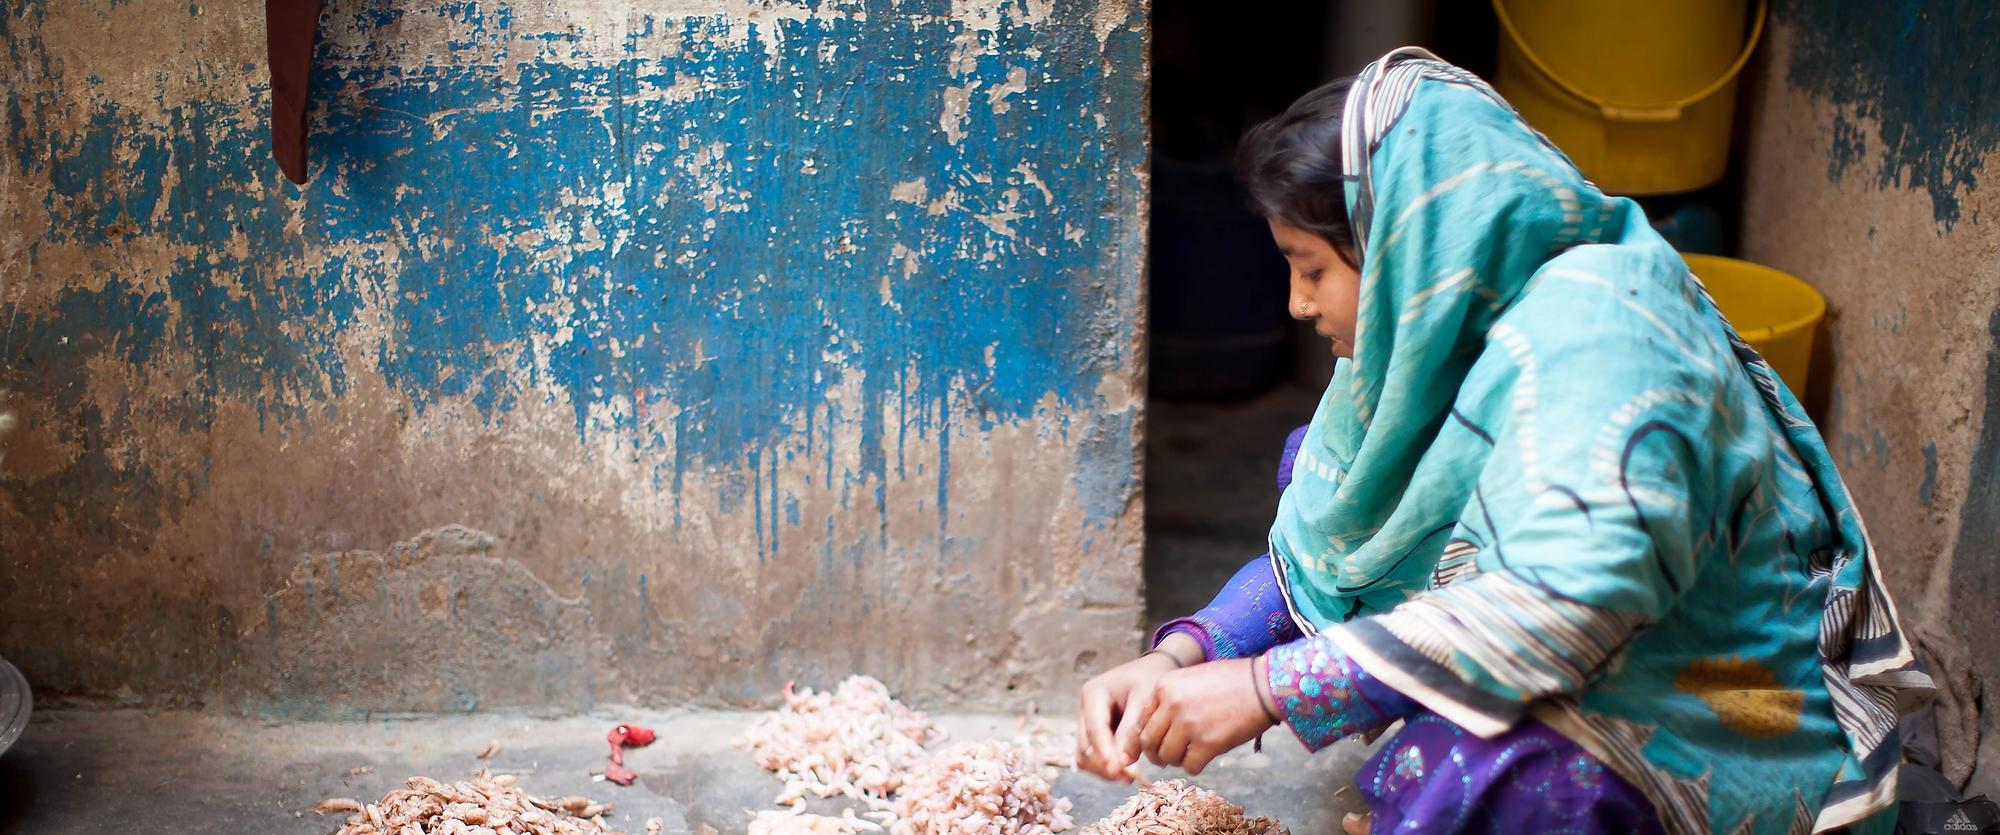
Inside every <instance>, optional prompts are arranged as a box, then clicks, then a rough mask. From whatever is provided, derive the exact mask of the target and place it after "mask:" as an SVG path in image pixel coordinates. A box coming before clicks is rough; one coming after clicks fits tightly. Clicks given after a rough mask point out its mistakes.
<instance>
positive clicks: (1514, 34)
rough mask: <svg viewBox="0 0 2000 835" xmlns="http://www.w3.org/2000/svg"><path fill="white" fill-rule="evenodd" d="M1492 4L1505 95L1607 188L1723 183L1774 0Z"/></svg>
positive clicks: (1677, 188)
mask: <svg viewBox="0 0 2000 835" xmlns="http://www.w3.org/2000/svg"><path fill="white" fill-rule="evenodd" d="M1746 2H1747V0H1673V2H1661V0H1511V2H1509V0H1493V11H1494V13H1495V14H1496V15H1498V16H1499V18H1500V33H1501V34H1500V73H1499V75H1500V78H1499V89H1500V94H1501V95H1502V96H1505V97H1506V98H1507V100H1508V101H1509V102H1512V103H1513V104H1514V106H1515V107H1516V108H1518V109H1519V110H1520V111H1521V115H1522V117H1524V118H1526V119H1527V120H1528V123H1529V124H1531V125H1534V126H1535V127H1536V128H1537V129H1539V130H1541V132H1542V133H1544V134H1546V135H1547V136H1548V137H1549V139H1550V141H1553V142H1555V143H1556V147H1559V148H1561V149H1563V152H1564V153H1566V154H1569V156H1570V158H1571V159H1573V160H1575V161H1576V164H1577V167H1579V168H1581V169H1583V174H1584V176H1586V177H1589V178H1590V179H1591V181H1592V182H1594V183H1596V184H1597V186H1598V187H1599V188H1601V189H1604V190H1605V191H1607V192H1610V193H1612V194H1632V195H1647V194H1675V193H1679V192H1686V191H1694V190H1696V189H1699V188H1704V187H1706V186H1709V185H1712V184H1714V183H1715V181H1717V180H1720V179H1722V174H1723V170H1724V169H1725V168H1726V167H1727V165H1728V162H1729V129H1730V122H1731V119H1732V118H1733V117H1734V115H1735V113H1734V111H1735V103H1736V76H1737V74H1738V73H1740V72H1742V71H1743V65H1744V64H1746V63H1748V62H1749V60H1750V53H1751V52H1752V51H1753V50H1755V49H1756V47H1757V40H1758V38H1759V37H1761V36H1762V35H1763V33H1764V18H1765V15H1766V13H1767V12H1768V11H1769V9H1768V7H1767V3H1768V0H1756V2H1757V11H1756V14H1755V15H1754V16H1752V17H1751V18H1750V21H1751V23H1750V32H1749V35H1748V36H1747V37H1746V36H1745V35H1744V32H1743V29H1744V14H1743V12H1744V8H1745V4H1746Z"/></svg>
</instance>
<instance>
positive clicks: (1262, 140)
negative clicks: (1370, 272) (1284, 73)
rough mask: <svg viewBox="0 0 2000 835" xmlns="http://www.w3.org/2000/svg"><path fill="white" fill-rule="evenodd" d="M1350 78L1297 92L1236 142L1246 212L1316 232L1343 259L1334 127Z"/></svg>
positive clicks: (1345, 240) (1343, 212)
mask: <svg viewBox="0 0 2000 835" xmlns="http://www.w3.org/2000/svg"><path fill="white" fill-rule="evenodd" d="M1353 82H1354V79H1352V78H1342V79H1339V80H1336V81H1332V82H1329V83H1327V84H1324V85H1321V86H1320V87H1318V88H1316V89H1314V90H1313V91H1312V92H1310V93H1307V94H1305V95H1303V96H1300V97H1299V100H1298V101H1295V102H1292V106H1290V107H1287V108H1285V112H1284V113H1281V114H1279V115H1277V116H1276V117H1274V118H1271V119H1268V120H1266V121H1264V122H1262V123H1260V124H1258V125H1257V126H1255V127H1252V128H1251V129H1250V130H1248V131H1246V132H1244V134H1243V141H1242V142H1240V143H1238V144H1237V146H1236V169H1237V176H1239V177H1241V178H1242V179H1243V187H1244V189H1245V190H1246V191H1248V192H1249V195H1250V209H1251V211H1254V212H1256V213H1257V214H1258V215H1261V216H1262V217H1264V218H1265V219H1266V220H1274V221H1277V222H1279V223H1283V224H1285V225H1287V226H1296V227H1299V228H1300V229H1304V230H1306V231H1308V232H1312V233H1314V234H1316V235H1319V236H1320V237H1321V238H1324V239H1326V242H1327V243H1329V244H1332V245H1333V251H1335V252H1338V253H1340V257H1341V258H1343V259H1346V260H1347V261H1348V262H1349V263H1353V262H1354V261H1355V260H1356V259H1355V258H1354V228H1353V227H1352V226H1350V225H1349V224H1348V221H1347V189H1346V187H1345V183H1344V181H1343V178H1342V174H1341V161H1340V126H1341V117H1342V115H1343V114H1344V112H1345V111H1346V108H1347V90H1348V87H1350V86H1352V84H1353Z"/></svg>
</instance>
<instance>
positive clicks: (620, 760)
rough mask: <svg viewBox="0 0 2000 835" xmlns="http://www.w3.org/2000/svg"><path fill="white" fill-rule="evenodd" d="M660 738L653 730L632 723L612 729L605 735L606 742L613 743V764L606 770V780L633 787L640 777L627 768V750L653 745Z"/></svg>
mask: <svg viewBox="0 0 2000 835" xmlns="http://www.w3.org/2000/svg"><path fill="white" fill-rule="evenodd" d="M659 736H660V735H659V734H656V733H654V732H653V729H652V728H648V727H646V726H645V725H634V724H632V723H630V722H626V723H624V724H621V725H619V726H618V727H615V728H612V729H611V732H610V733H608V734H605V735H604V740H605V741H606V742H609V743H611V764H610V765H609V766H606V767H605V769H604V779H606V780H610V781H611V782H613V783H617V784H618V785H621V786H629V785H632V781H634V780H637V779H639V775H638V774H635V773H633V772H632V770H631V769H628V768H626V767H625V749H627V748H642V747H645V746H647V745H651V744H653V740H655V739H658V738H659Z"/></svg>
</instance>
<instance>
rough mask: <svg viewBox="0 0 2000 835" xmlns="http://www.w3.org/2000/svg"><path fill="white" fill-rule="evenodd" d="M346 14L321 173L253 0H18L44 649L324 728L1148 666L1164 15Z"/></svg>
mask: <svg viewBox="0 0 2000 835" xmlns="http://www.w3.org/2000/svg"><path fill="white" fill-rule="evenodd" d="M328 5H329V7H330V8H329V9H328V12H327V14H326V16H325V18H324V20H323V29H322V37H323V43H322V44H321V46H320V48H319V51H318V56H319V63H318V67H317V69H316V72H315V75H314V81H315V85H316V90H315V92H314V96H313V100H314V115H313V136H312V140H311V159H312V162H311V175H312V179H311V182H310V183H309V184H308V185H307V186H305V187H304V188H296V187H294V186H292V185H290V184H289V183H286V182H284V181H283V179H282V178H281V177H280V176H279V174H278V172H277V169H276V167H275V165H274V164H272V163H271V162H269V159H268V156H267V152H268V146H267V143H266V139H265V132H264V131H265V126H264V123H263V119H264V118H265V113H266V107H267V103H266V97H267V93H268V90H267V77H268V76H267V73H266V71H265V70H264V67H263V63H262V57H263V56H262V21H261V17H260V16H258V15H256V14H254V11H253V10H250V9H247V8H244V9H239V8H237V7H236V4H210V3H205V2H200V1H199V0H196V2H192V3H189V2H180V1H179V0H177V1H176V2H172V3H168V2H154V1H153V0H133V1H132V2H117V0H107V1H106V2H100V3H81V4H69V3H51V2H46V0H30V1H29V2H27V3H25V4H11V5H10V7H9V9H8V10H6V11H5V12H4V13H0V49H4V50H5V54H6V58H5V61H6V64H5V70H4V71H5V72H6V73H7V74H8V76H9V77H8V79H7V84H5V85H4V86H5V88H6V90H7V92H6V94H5V103H4V108H5V114H4V128H0V131H4V135H5V137H6V148H7V153H6V158H5V160H4V163H0V165H4V168H0V187H4V189H5V197H4V198H0V200H4V202H0V234H4V236H5V237H4V239H0V241H4V243H3V244H0V247H4V249H3V250H0V251H4V252H5V253H6V257H7V262H6V264H5V266H4V268H0V269H4V270H5V273H4V276H0V277H4V280H5V282H6V285H7V286H6V288H5V291H6V294H7V295H6V298H5V303H6V304H7V306H8V308H9V310H8V324H7V326H6V329H5V336H4V339H0V368H4V371H0V373H4V375H5V379H6V381H7V383H8V385H9V387H10V388H11V390H12V392H13V395H12V405H13V407H14V408H15V410H16V411H17V413H18V414H19V415H20V416H21V418H22V428H21V429H20V430H18V431H16V432H15V433H13V434H12V435H10V436H8V438H7V440H6V443H7V447H6V458H5V459H4V463H5V473H4V474H5V478H6V480H5V482H4V484H5V487H6V490H7V493H8V495H7V508H6V511H7V513H8V515H9V517H10V518H8V520H7V521H6V527H7V528H8V530H7V531H6V532H5V533H4V534H0V539H4V540H5V541H4V542H0V546H4V547H5V548H6V549H7V551H8V553H9V558H8V561H7V562H6V563H5V565H4V568H0V608H4V609H6V610H8V611H18V612H23V613H26V614H29V615H30V616H29V617H25V618H10V619H9V622H7V623H0V655H7V656H9V657H17V658H20V659H22V660H23V661H24V662H25V666H26V667H27V669H28V671H29V673H30V675H31V677H34V676H37V675H39V677H41V678H42V679H43V680H44V681H46V682H48V683H49V686H50V687H51V689H53V690H55V691H59V692H63V693H70V694H73V695H79V696H93V695H105V694H107V693H111V692H117V691H119V689H120V688H125V692H128V693H132V694H136V695H137V696H138V697H140V698H142V699H147V700H207V699H221V700H224V701H228V702H230V703H240V704H244V705H247V706H250V707H252V708H254V709H259V710H270V709H277V710H285V711H308V712H312V711H321V710H335V711H338V710H345V709H356V708H369V709H434V708H456V707H468V706H474V705H478V704H486V703H493V702H495V701H498V702H503V703H528V704H538V703H550V702H553V703H556V704H560V705H585V704H589V703H592V702H594V701H597V700H600V699H606V698H609V699H614V700H640V701H652V700H664V699H678V698H707V699H730V698H745V699H750V698H757V697H759V695H760V694H762V693H763V692H765V691H766V690H767V689H768V688H771V687H774V686H775V685H776V684H778V683H780V682H781V681H783V680H784V679H786V678H790V677H793V676H794V675H799V674H800V673H801V672H804V673H808V674H809V673H812V672H823V673H825V674H827V675H832V674H833V673H835V672H844V671H846V670H849V669H858V668H861V667H868V668H870V669H866V670H859V671H870V672H877V673H878V674H881V675H884V676H885V677H889V678H892V679H895V680H897V683H899V684H902V685H903V686H906V687H909V688H915V689H918V690H930V691H934V692H937V693H943V694H950V695H952V696H954V697H958V698H964V699H969V700H973V701H979V700H992V699H1000V698H1005V697H1006V696H1005V693H1006V691H1007V689H1009V688H1010V687H1011V688H1013V689H1015V690H1017V691H1019V690H1021V689H1022V688H1025V689H1026V690H1028V691H1037V690H1042V689H1047V688H1056V687H1060V686H1061V685H1065V684H1067V683H1068V681H1069V679H1070V678H1072V677H1073V676H1074V673H1075V671H1073V670H1072V669H1071V668H1072V667H1073V666H1075V663H1076V661H1077V658H1076V656H1077V654H1078V653H1079V652H1085V653H1088V652H1094V651H1097V650H1100V649H1111V648H1118V649H1122V648H1123V646H1122V645H1123V643H1125V642H1126V641H1127V640H1128V639H1129V638H1130V636H1131V633H1132V630H1133V627H1134V626H1135V625H1136V623H1135V620H1136V609H1135V608H1134V606H1135V604H1136V602H1137V588H1136V581H1135V580H1134V579H1133V578H1136V576H1137V567H1138V566H1137V554H1138V551H1137V534H1136V530H1137V528H1136V507H1137V504H1136V495H1135V494H1136V488H1135V481H1134V479H1133V472H1134V467H1135V458H1134V449H1135V446H1136V428H1135V427H1136V425H1137V420H1136V418H1137V406H1136V403H1137V395H1136V391H1137V388H1138V380H1137V379H1136V372H1135V370H1134V369H1136V368H1137V367H1138V363H1137V361H1136V358H1137V356H1138V352H1137V347H1136V346H1137V345H1138V344H1139V339H1140V334H1141V327H1140V316H1139V315H1138V311H1139V309H1140V307H1141V305H1140V303H1139V300H1140V298H1141V294H1140V291H1139V286H1140V285H1139V270H1138V268H1137V265H1138V264H1139V263H1141V259H1140V254H1141V253H1140V252H1139V245H1138V243H1137V241H1138V240H1139V236H1138V232H1139V230H1140V229H1141V224H1140V214H1141V212H1140V207H1141V206H1142V198H1143V187H1144V180H1143V171H1142V167H1141V166H1142V161H1143V160H1144V158H1145V129H1144V112H1145V111H1144V97H1145V71H1144V55H1145V32H1144V27H1143V21H1144V8H1143V7H1142V6H1138V5H1128V4H1127V3H1125V2H1123V0H1074V1H1073V2H1072V1H1071V0H1062V1H1061V2H1053V1H1052V0H1039V1H1037V0H1004V2H996V0H986V2H964V1H963V0H960V1H959V2H944V0H929V1H928V2H926V1H924V0H904V1H903V2H895V0H850V1H849V2H836V1H835V0H822V1H821V2H748V3H738V2H679V3H672V4H666V6H667V7H669V8H665V9H662V10H659V11H650V12H649V11H645V10H641V9H637V8H629V9H628V8H627V6H626V4H620V3H613V2H608V1H607V2H561V0H512V2H509V1H508V0H499V2H461V1H460V0H422V2H409V3H405V2H395V3H391V2H382V1H381V0H334V1H333V2H330V3H329V4H328ZM72 6H74V7H77V8H71V7H72ZM447 525H457V526H461V527H452V528H448V529H446V533H445V534H444V540H439V539H438V536H437V535H431V536H428V537H424V538H421V539H419V540H417V541H414V542H412V543H411V544H408V545H405V546H401V547H400V548H392V547H391V543H393V542H396V541H398V540H403V539H406V538H409V537H413V536H416V535H418V534H419V532H420V531H424V530H427V529H438V528H441V527H443V526H447ZM438 541H450V542H456V543H461V545H459V546H453V547H446V548H442V550H440V548H439V547H437V546H436V544H435V543H436V542H438ZM464 542H477V543H479V544H478V545H477V547H470V546H462V543H464ZM1023 551H1034V552H1038V553H1036V554H1035V555H1034V556H1032V557H1024V556H1023V554H1022V552H1023ZM398 553H400V554H403V555H405V556H404V557H402V558H398V557H396V556H395V555H396V554H398ZM413 554H414V555H422V556H421V557H420V558H418V557H410V556H409V555H413ZM343 567H345V568H346V569H347V571H346V575H345V576H344V577H343V576H342V574H341V571H342V569H343ZM469 578H470V579H469ZM426 583H430V584H434V585H435V584H441V587H440V589H439V590H435V591H427V592H418V591H411V588H413V587H422V588H424V589H430V588H432V586H430V585H425V584H426ZM405 598H407V599H405ZM524 600H526V601H531V602H532V604H533V605H532V606H530V607H529V608H537V609H540V610H546V611H545V612H543V614H540V615H537V616H534V617H530V618H529V619H528V620H526V621H524V622H521V623H518V624H513V625H510V626H501V625H498V624H501V622H503V621H507V619H508V618H513V617H516V616H518V614H519V611H518V610H519V609H520V608H521V607H522V606H523V605H524V603H523V601H524ZM946 601H951V602H953V603H954V604H955V605H956V606H957V607H958V608H959V611H956V612H944V611H940V610H939V609H938V608H936V607H935V604H937V603H942V602H946ZM405 604H407V605H405ZM1086 610H1088V611H1086ZM438 612H442V613H443V614H442V615H437V613H438ZM1090 612H1094V613H1095V614H1091V613H1090ZM1031 613H1032V614H1033V615H1035V617H1025V615H1028V614H1031ZM1076 613H1082V614H1080V616H1078V617H1075V618H1064V617H1062V616H1064V615H1068V614H1076ZM1050 618H1053V619H1054V620H1056V621H1065V620H1067V621H1071V622H1070V623H1069V624H1068V625H1056V624H1050V623H1048V622H1047V621H1048V620H1049V619H1050ZM427 625H428V626H427ZM947 627H948V628H947ZM427 628H428V629H446V630H458V632H453V633H452V634H454V635H457V636H458V637H455V638H452V639H451V640H452V641H456V642H457V644H455V645H454V646H455V649H452V651H451V652H445V651H441V650H439V649H438V648H436V647H430V648H421V647H420V644H422V643H423V642H422V641H421V640H420V639H419V638H418V637H417V636H415V635H413V634H411V633H421V632H424V631H425V630H426V629H427ZM849 628H853V629H860V630H888V631H891V632H896V633H899V634H897V637H896V638H895V639H894V640H896V641H897V642H900V645H899V646H897V647H895V648H893V649H890V648H884V647H874V648H871V647H869V646H867V644H870V643H872V642H871V641H866V640H862V639H860V638H858V637H855V636H849V637H848V638H847V639H845V640H837V639H835V638H834V637H833V636H832V635H831V631H837V630H844V629H849ZM967 628H970V629H972V630H974V631H978V632H980V633H981V635H982V640H980V641H978V642H977V643H980V644H982V645H984V646H987V647H988V648H989V650H990V651H988V652H986V653H984V654H986V655H989V656H991V657H989V658H986V659H985V660H984V661H981V660H980V659H979V658H978V657H977V656H978V655H980V654H981V653H973V652H970V651H968V650H966V649H965V648H966V647H967V646H968V643H967V640H966V639H967V635H966V631H967ZM496 630H497V631H496ZM656 630H657V631H656ZM134 641H137V642H147V643H150V642H156V641H165V642H166V644H165V645H166V646H168V647H181V648H184V649H187V650H188V651H185V652H178V653H176V652H169V653H166V654H165V656H164V657H163V656H162V654H161V653H159V652H157V651H156V650H157V649H158V646H155V647H154V649H153V650H145V649H142V648H140V647H137V646H132V645H131V644H130V643H129V642H134ZM447 643H450V642H447ZM190 644H191V645H195V646H192V647H184V646H183V645H190ZM489 644H490V645H491V648H487V647H488V645H489ZM337 647H345V649H343V650H341V653H342V654H345V655H350V656H353V655H354V654H355V653H359V655H358V656H354V657H348V658H345V659H343V660H339V661H334V662H327V663H325V664H323V665H322V666H325V667H328V668H329V669H330V670H331V671H327V670H322V671H320V672H313V671H311V670H309V669H305V668H310V667H313V666H315V664H316V662H315V661H314V659H315V657H318V656H322V655H324V654H326V653H328V652H330V651H332V650H334V649H335V648H337ZM453 652H456V653H459V654H460V655H461V656H462V657H459V658H454V657H452V653H453ZM411 653H419V654H423V655H424V657H426V658H433V659H434V660H432V661H430V662H427V664H426V666H429V667H431V669H428V670H425V671H423V672H422V673H421V674H419V675H417V677H416V678H417V679H418V681H417V683H415V684H411V683H408V682H404V683H402V684H397V683H396V681H395V679H394V677H379V678H380V680H379V681H377V680H374V678H371V675H360V674H357V673H356V672H355V670H356V669H363V668H368V667H370V665H373V666H374V667H380V666H381V665H382V664H383V663H384V662H385V661H388V660H390V659H394V658H397V657H404V658H408V657H411ZM468 653H469V654H468ZM524 653H525V654H526V655H528V656H532V657H533V659H534V660H533V661H532V663H531V664H530V663H529V662H526V661H521V662H514V661H505V662H498V663H499V666H498V668H497V669H490V670H489V669H482V667H493V666H494V665H495V664H496V658H499V657H502V656H507V655H509V654H513V655H516V656H519V655H522V654H524ZM634 661H643V662H644V664H643V666H645V667H647V669H646V670H644V671H636V670H634V669H633V667H635V666H640V665H637V664H634V663H633V662H634ZM996 661H1004V664H1003V666H1004V667H1005V670H1006V673H1005V674H1004V675H998V676H995V675H992V670H993V669H994V666H993V665H994V663H995V662H996ZM523 665H526V666H523ZM357 675H359V677H360V678H363V679H369V681H367V682H362V683H356V681H355V679H356V677H357ZM524 676H526V677H527V678H532V679H535V681H536V683H535V684H534V685H533V686H528V685H527V684H524V683H523V681H524V679H523V677H524ZM607 691H608V692H607Z"/></svg>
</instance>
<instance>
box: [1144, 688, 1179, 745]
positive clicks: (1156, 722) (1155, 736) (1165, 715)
mask: <svg viewBox="0 0 2000 835" xmlns="http://www.w3.org/2000/svg"><path fill="white" fill-rule="evenodd" d="M1164 680H1165V679H1162V681H1164ZM1149 701H1150V704H1149V705H1148V706H1147V710H1146V714H1147V715H1146V716H1145V717H1144V723H1143V724H1142V725H1141V726H1140V728H1139V751H1140V753H1143V754H1145V756H1146V760H1147V761H1148V762H1151V763H1152V764H1154V765H1164V763H1162V762H1161V761H1160V743H1161V742H1163V741H1165V740H1166V737H1167V731H1169V730H1171V729H1172V728H1173V725H1174V719H1175V718H1176V717H1175V715H1174V714H1175V711H1174V709H1173V708H1172V706H1170V705H1168V704H1166V703H1165V701H1166V700H1165V699H1163V698H1161V695H1160V693H1158V692H1157V688H1156V692H1154V693H1153V695H1152V698H1151V699H1150V700H1149Z"/></svg>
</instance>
